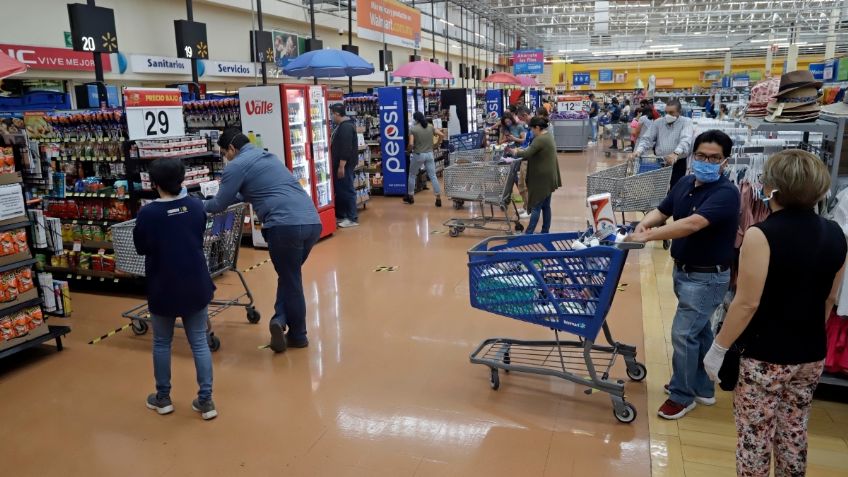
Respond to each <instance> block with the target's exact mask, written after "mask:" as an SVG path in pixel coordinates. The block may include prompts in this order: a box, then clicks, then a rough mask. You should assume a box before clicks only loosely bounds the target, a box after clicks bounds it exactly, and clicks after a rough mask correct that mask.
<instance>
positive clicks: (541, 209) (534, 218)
mask: <svg viewBox="0 0 848 477" xmlns="http://www.w3.org/2000/svg"><path fill="white" fill-rule="evenodd" d="M540 214H541V215H542V233H543V234H546V233H548V232H550V231H551V196H550V195H548V196H547V197H545V199H544V200H542V201H541V202H539V203H538V204H536V206H534V207H533V210H531V211H530V222H529V223H528V224H527V229H525V231H524V233H525V234H528V235H530V234H532V233H535V232H536V224H537V223H539V215H540Z"/></svg>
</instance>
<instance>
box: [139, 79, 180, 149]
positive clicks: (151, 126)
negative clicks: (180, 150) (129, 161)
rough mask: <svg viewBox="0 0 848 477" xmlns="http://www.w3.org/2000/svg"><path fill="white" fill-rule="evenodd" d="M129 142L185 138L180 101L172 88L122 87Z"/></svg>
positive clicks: (176, 91)
mask: <svg viewBox="0 0 848 477" xmlns="http://www.w3.org/2000/svg"><path fill="white" fill-rule="evenodd" d="M124 107H125V108H126V112H127V129H128V131H129V138H130V140H138V139H160V138H166V137H179V136H185V121H184V120H183V99H182V94H181V93H180V90H178V89H176V88H125V89H124Z"/></svg>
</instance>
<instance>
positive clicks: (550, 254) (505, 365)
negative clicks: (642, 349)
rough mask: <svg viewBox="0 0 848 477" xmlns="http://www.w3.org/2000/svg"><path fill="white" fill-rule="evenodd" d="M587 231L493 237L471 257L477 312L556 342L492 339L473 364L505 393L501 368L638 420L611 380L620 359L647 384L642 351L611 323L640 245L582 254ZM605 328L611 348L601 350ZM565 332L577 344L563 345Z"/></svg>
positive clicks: (627, 419)
mask: <svg viewBox="0 0 848 477" xmlns="http://www.w3.org/2000/svg"><path fill="white" fill-rule="evenodd" d="M583 235H585V234H580V233H557V234H539V235H522V236H516V237H492V238H489V239H486V240H484V241H482V242H480V243H479V244H477V245H475V246H474V247H473V248H472V249H471V250H469V251H468V277H469V285H470V292H471V306H472V307H474V308H478V309H480V310H484V311H488V312H490V313H494V314H496V315H501V316H506V317H508V318H514V319H517V320H521V321H526V322H528V323H533V324H537V325H541V326H544V327H545V328H550V329H552V330H553V332H554V338H555V339H554V341H524V340H516V339H511V338H489V339H487V340H485V341H483V342H482V343H481V344H480V346H478V347H477V349H475V350H474V352H473V353H471V362H472V363H475V364H483V365H486V366H488V367H489V369H490V384H491V387H492V389H494V390H497V389H498V388H499V387H500V377H499V375H498V370H499V369H502V370H504V371H505V372H510V371H519V372H524V373H532V374H541V375H546V376H555V377H558V378H562V379H565V380H568V381H571V382H573V383H576V384H579V385H583V386H587V387H588V388H589V389H587V390H586V393H587V394H591V393H592V390H598V391H603V392H606V393H608V394H609V395H610V397H611V398H612V405H613V413H614V415H615V417H616V419H618V420H619V421H621V422H625V423H629V422H633V420H634V419H636V408H635V407H634V406H633V405H632V404H630V403H628V402H626V401H625V399H624V382H623V381H620V380H616V379H612V378H610V375H609V374H610V370H611V369H612V368H613V366H614V365H615V362H616V360H617V358H618V357H619V356H621V357H622V358H623V359H624V363H625V365H626V372H627V376H628V377H629V378H630V379H631V380H633V381H642V380H643V379H645V376H646V375H647V368H646V367H645V365H644V364H642V363H640V362H638V361H636V347H635V346H631V345H626V344H622V343H619V342H617V341H615V340H613V338H612V334H611V333H610V329H609V326H608V325H607V322H606V317H607V314H608V312H609V309H610V305H611V304H612V301H613V297H614V296H615V291H616V288H617V286H618V281H619V279H620V277H621V272H622V270H623V269H624V262H625V260H626V259H627V251H628V250H629V249H631V248H640V247H641V246H642V245H641V244H630V243H620V244H611V243H605V244H604V245H601V246H596V247H591V248H587V249H584V250H577V249H576V248H575V247H573V244H574V243H575V241H577V240H579V239H580V238H581V237H582V236H583ZM601 330H603V333H604V338H605V340H606V342H607V343H608V345H599V344H595V339H596V338H597V335H598V333H599V332H600V331H601ZM560 332H565V333H570V334H574V335H577V338H578V339H577V340H572V341H564V340H560V336H559V335H560Z"/></svg>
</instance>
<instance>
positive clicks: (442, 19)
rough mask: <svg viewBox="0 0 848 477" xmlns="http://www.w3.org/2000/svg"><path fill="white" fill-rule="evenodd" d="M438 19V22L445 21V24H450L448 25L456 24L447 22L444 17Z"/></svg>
mask: <svg viewBox="0 0 848 477" xmlns="http://www.w3.org/2000/svg"><path fill="white" fill-rule="evenodd" d="M439 21H440V22H442V23H445V24H447V25H450V26H456V25H454V24H453V23H451V22H449V21H447V20H445V19H444V18H439Z"/></svg>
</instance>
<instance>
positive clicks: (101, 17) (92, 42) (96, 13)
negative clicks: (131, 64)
mask: <svg viewBox="0 0 848 477" xmlns="http://www.w3.org/2000/svg"><path fill="white" fill-rule="evenodd" d="M68 19H69V20H70V23H71V44H72V45H73V46H74V50H76V51H87V52H90V53H115V52H117V51H118V34H117V33H116V32H115V11H114V10H112V9H111V8H103V7H95V6H92V5H85V4H82V3H69V4H68Z"/></svg>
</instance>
